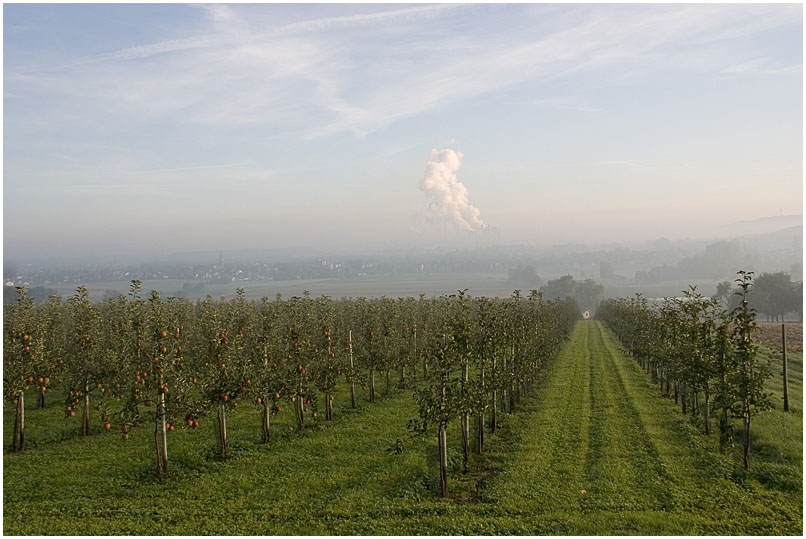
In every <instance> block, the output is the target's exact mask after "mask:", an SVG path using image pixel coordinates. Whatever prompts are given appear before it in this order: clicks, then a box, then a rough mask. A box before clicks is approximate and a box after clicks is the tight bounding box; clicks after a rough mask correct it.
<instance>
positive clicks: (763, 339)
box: [754, 322, 803, 352]
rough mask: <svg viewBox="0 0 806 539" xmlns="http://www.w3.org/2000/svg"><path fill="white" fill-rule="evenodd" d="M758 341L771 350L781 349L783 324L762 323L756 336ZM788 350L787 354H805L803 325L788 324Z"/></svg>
mask: <svg viewBox="0 0 806 539" xmlns="http://www.w3.org/2000/svg"><path fill="white" fill-rule="evenodd" d="M754 337H755V338H756V339H758V341H759V342H760V343H761V344H763V345H764V346H767V347H769V348H773V349H775V350H780V349H781V324H779V323H776V322H761V323H759V324H758V329H757V330H756V333H755V334H754ZM786 350H787V352H803V324H802V323H790V322H787V324H786Z"/></svg>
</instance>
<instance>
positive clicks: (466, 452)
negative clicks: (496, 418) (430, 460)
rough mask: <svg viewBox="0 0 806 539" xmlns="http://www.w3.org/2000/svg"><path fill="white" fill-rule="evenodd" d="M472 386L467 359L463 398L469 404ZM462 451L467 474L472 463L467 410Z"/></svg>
mask: <svg viewBox="0 0 806 539" xmlns="http://www.w3.org/2000/svg"><path fill="white" fill-rule="evenodd" d="M469 384H470V362H469V361H468V360H467V359H465V363H464V367H463V369H462V393H463V395H462V397H463V399H464V400H465V403H467V398H468V392H467V391H468V390H467V386H468V385H469ZM462 449H463V451H464V455H463V470H464V473H467V470H468V463H469V461H470V413H469V412H468V411H467V410H465V411H464V412H463V413H462Z"/></svg>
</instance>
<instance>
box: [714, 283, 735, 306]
mask: <svg viewBox="0 0 806 539" xmlns="http://www.w3.org/2000/svg"><path fill="white" fill-rule="evenodd" d="M732 294H733V290H731V284H730V281H722V282H721V283H719V284H717V285H716V294H714V295H713V296H711V299H713V300H716V301H717V302H719V303H720V304H721V305H723V306H724V305H728V304H729V303H730V297H731V295H732Z"/></svg>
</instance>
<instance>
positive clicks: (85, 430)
mask: <svg viewBox="0 0 806 539" xmlns="http://www.w3.org/2000/svg"><path fill="white" fill-rule="evenodd" d="M81 433H82V434H83V435H84V436H89V435H90V392H89V389H88V387H87V386H84V415H83V416H82V421H81Z"/></svg>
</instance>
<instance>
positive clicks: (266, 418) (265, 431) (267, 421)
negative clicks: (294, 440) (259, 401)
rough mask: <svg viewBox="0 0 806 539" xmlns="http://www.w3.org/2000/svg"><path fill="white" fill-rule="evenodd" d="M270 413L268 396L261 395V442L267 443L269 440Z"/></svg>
mask: <svg viewBox="0 0 806 539" xmlns="http://www.w3.org/2000/svg"><path fill="white" fill-rule="evenodd" d="M270 417H271V414H270V413H269V396H268V395H266V396H265V397H263V443H264V444H266V443H269V440H271V430H270V427H271V423H270Z"/></svg>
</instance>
